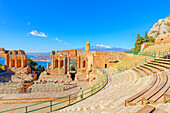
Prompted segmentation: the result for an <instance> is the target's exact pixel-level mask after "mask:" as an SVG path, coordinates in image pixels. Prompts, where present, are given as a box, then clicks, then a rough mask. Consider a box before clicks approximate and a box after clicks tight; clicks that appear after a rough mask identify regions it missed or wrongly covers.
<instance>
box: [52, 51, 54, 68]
mask: <svg viewBox="0 0 170 113" xmlns="http://www.w3.org/2000/svg"><path fill="white" fill-rule="evenodd" d="M52 69H54V55H53V54H52Z"/></svg>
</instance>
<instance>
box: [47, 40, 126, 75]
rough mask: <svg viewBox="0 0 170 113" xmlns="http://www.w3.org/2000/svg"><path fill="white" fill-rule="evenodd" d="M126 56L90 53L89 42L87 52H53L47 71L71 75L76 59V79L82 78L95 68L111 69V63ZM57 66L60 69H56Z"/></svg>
mask: <svg viewBox="0 0 170 113" xmlns="http://www.w3.org/2000/svg"><path fill="white" fill-rule="evenodd" d="M125 54H126V53H122V52H113V51H111V52H103V51H90V42H89V41H87V43H86V47H85V50H74V49H70V50H63V51H52V52H51V55H50V57H51V64H50V65H49V66H48V67H47V69H46V71H47V72H49V73H59V74H70V73H69V67H70V59H72V58H74V59H76V60H77V73H76V78H78V77H80V78H81V77H82V76H86V75H88V76H89V72H94V71H95V68H109V67H110V66H111V65H113V64H114V62H110V61H114V60H118V59H120V58H122V57H123V56H125ZM56 61H57V62H58V63H57V64H56ZM105 64H107V66H105ZM57 66H58V68H56V67H57ZM62 67H63V68H62ZM87 78H88V77H87Z"/></svg>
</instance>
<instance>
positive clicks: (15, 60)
mask: <svg viewBox="0 0 170 113" xmlns="http://www.w3.org/2000/svg"><path fill="white" fill-rule="evenodd" d="M15 68H17V55H15Z"/></svg>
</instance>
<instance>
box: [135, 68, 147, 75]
mask: <svg viewBox="0 0 170 113" xmlns="http://www.w3.org/2000/svg"><path fill="white" fill-rule="evenodd" d="M132 69H133V70H135V71H136V72H138V73H139V74H140V76H141V77H144V76H146V75H145V73H143V72H142V71H141V70H139V69H137V68H132Z"/></svg>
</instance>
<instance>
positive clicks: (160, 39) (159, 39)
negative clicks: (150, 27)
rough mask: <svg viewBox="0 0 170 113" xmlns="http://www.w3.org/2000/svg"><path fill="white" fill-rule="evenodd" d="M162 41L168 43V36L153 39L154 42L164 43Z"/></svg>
mask: <svg viewBox="0 0 170 113" xmlns="http://www.w3.org/2000/svg"><path fill="white" fill-rule="evenodd" d="M164 43H165V44H167V43H170V36H168V37H164V38H157V39H155V44H164Z"/></svg>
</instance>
